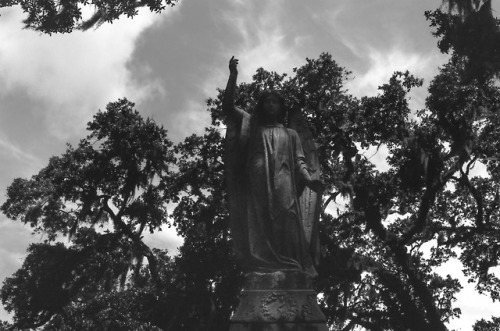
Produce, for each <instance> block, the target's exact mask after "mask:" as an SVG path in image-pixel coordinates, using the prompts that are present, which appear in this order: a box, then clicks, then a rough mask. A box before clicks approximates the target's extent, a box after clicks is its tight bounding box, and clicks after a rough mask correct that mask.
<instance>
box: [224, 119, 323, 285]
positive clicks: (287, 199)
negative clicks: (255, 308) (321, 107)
mask: <svg viewBox="0 0 500 331" xmlns="http://www.w3.org/2000/svg"><path fill="white" fill-rule="evenodd" d="M226 147H227V155H226V156H227V157H226V163H227V181H228V194H229V202H230V216H231V233H232V236H233V239H234V241H235V244H236V248H237V250H238V252H239V253H240V255H241V257H242V261H243V264H244V268H245V269H246V270H247V271H276V270H300V271H305V272H307V273H309V274H311V275H315V274H316V271H315V269H314V266H313V259H312V257H311V253H310V249H309V243H308V242H307V240H306V236H305V232H304V228H303V225H302V221H301V216H300V215H301V212H300V207H299V202H298V195H299V193H300V191H301V190H302V188H301V187H300V186H302V185H301V173H302V174H303V172H304V171H307V170H306V163H305V158H304V152H303V150H302V146H301V142H300V139H299V136H298V135H297V132H295V131H294V130H291V129H287V128H286V127H284V126H283V125H282V124H276V125H267V126H266V125H257V123H255V122H254V121H253V120H252V119H251V116H250V115H248V114H246V113H245V114H244V116H243V118H242V120H241V122H240V123H228V133H227V146H226Z"/></svg>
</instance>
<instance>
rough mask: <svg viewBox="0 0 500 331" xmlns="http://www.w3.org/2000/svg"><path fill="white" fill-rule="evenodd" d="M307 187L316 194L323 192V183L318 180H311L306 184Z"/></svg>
mask: <svg viewBox="0 0 500 331" xmlns="http://www.w3.org/2000/svg"><path fill="white" fill-rule="evenodd" d="M307 186H308V187H309V188H310V189H311V190H313V191H314V192H316V193H321V192H323V188H324V185H323V182H322V181H321V180H319V179H311V180H310V181H309V182H308V183H307Z"/></svg>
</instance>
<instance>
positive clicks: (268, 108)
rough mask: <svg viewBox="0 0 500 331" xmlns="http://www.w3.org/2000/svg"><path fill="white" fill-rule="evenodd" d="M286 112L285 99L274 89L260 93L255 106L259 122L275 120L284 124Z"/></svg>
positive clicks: (274, 121) (272, 121) (273, 121)
mask: <svg viewBox="0 0 500 331" xmlns="http://www.w3.org/2000/svg"><path fill="white" fill-rule="evenodd" d="M286 113H287V112H286V105H285V99H284V98H283V96H281V94H280V93H279V92H278V91H275V90H270V91H265V92H264V93H262V95H261V97H260V99H259V102H258V103H257V106H256V107H255V115H257V119H258V121H259V123H261V124H264V123H276V122H278V123H282V124H285V122H286V119H285V117H286Z"/></svg>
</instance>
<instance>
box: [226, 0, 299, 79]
mask: <svg viewBox="0 0 500 331" xmlns="http://www.w3.org/2000/svg"><path fill="white" fill-rule="evenodd" d="M282 6H286V4H285V2H284V1H283V0H281V1H270V2H262V3H260V2H259V3H258V4H254V3H253V2H251V1H247V2H238V3H237V4H236V5H235V6H234V7H233V8H232V10H229V11H227V12H226V13H225V15H224V17H225V19H226V20H227V21H228V22H229V23H230V24H231V25H233V26H234V29H235V30H236V31H238V32H239V33H240V34H241V37H242V41H241V43H239V44H238V48H235V49H233V50H232V51H233V52H235V54H234V55H235V56H236V57H237V58H239V60H240V71H239V72H240V78H241V80H242V81H250V80H251V77H252V75H253V74H254V73H255V70H256V69H257V68H260V67H263V68H265V69H266V70H269V71H276V72H278V73H282V72H287V73H290V72H291V69H292V68H293V67H294V66H297V65H298V64H299V63H301V62H303V59H302V58H301V57H300V56H299V55H298V54H299V52H298V51H297V50H298V48H299V46H300V43H301V42H300V40H301V39H300V37H296V38H295V40H294V42H293V43H290V42H289V40H286V38H285V37H286V31H284V29H283V27H282V24H283V19H284V18H283V17H280V15H279V13H280V12H281V11H282V10H281V8H282ZM241 13H245V15H241ZM228 60H229V59H228Z"/></svg>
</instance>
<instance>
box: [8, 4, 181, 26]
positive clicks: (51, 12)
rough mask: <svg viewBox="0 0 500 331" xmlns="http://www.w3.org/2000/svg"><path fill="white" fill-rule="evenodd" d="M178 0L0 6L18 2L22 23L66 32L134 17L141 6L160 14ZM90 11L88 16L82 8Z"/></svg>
mask: <svg viewBox="0 0 500 331" xmlns="http://www.w3.org/2000/svg"><path fill="white" fill-rule="evenodd" d="M176 2H177V0H165V1H163V0H144V1H142V0H140V1H137V0H120V1H118V0H113V1H102V0H90V1H89V0H78V1H68V0H36V1H31V0H17V1H15V0H12V1H10V0H9V1H1V2H0V8H2V7H12V6H16V5H19V6H21V8H22V10H23V12H24V13H25V14H26V15H27V17H26V18H25V19H24V21H23V23H24V26H25V27H26V28H28V29H33V30H36V31H40V32H42V33H48V34H52V33H69V32H71V31H73V30H74V29H79V30H87V29H89V28H91V27H97V26H99V25H101V24H103V23H112V22H113V21H114V20H116V19H118V18H120V17H121V16H126V17H129V18H131V17H134V16H136V15H137V14H138V10H139V8H141V7H146V8H148V9H149V10H151V11H152V12H155V13H159V12H161V11H163V10H164V9H165V8H166V7H167V6H171V7H172V6H174V5H175V4H176ZM88 10H92V11H93V14H92V15H91V16H90V17H86V15H84V12H85V11H88Z"/></svg>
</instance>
